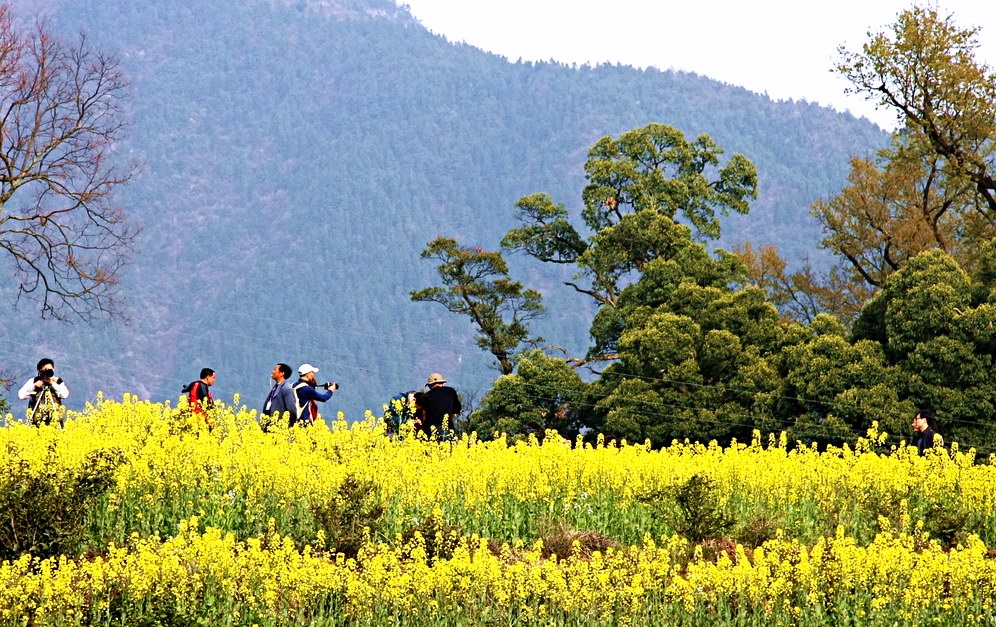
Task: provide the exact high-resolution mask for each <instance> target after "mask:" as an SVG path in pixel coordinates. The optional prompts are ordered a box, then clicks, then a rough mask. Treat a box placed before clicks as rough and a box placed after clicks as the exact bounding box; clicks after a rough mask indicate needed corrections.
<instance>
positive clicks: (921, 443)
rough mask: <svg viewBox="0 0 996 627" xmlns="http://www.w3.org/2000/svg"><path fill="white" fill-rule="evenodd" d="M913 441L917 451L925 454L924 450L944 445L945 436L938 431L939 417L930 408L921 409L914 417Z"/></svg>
mask: <svg viewBox="0 0 996 627" xmlns="http://www.w3.org/2000/svg"><path fill="white" fill-rule="evenodd" d="M912 426H913V432H914V435H913V442H914V443H915V444H916V449H917V451H918V452H919V453H920V454H921V455H923V453H924V451H926V450H927V449H929V448H934V447H935V446H940V447H943V446H944V438H942V437H941V434H940V433H938V432H937V431H938V429H939V427H938V426H937V419H936V418H935V417H934V412H933V411H932V410H930V409H921V410H920V411H918V412H917V414H916V417H915V418H913V425H912Z"/></svg>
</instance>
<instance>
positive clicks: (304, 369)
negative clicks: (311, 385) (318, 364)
mask: <svg viewBox="0 0 996 627" xmlns="http://www.w3.org/2000/svg"><path fill="white" fill-rule="evenodd" d="M309 372H318V368H315V367H314V366H312V365H311V364H301V367H300V368H298V369H297V373H298V374H299V375H301V376H302V377H303V376H304V375H306V374H308V373H309Z"/></svg>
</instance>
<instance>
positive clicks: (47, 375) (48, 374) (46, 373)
mask: <svg viewBox="0 0 996 627" xmlns="http://www.w3.org/2000/svg"><path fill="white" fill-rule="evenodd" d="M54 376H55V370H47V369H46V370H39V371H38V378H39V379H51V378H52V377H54Z"/></svg>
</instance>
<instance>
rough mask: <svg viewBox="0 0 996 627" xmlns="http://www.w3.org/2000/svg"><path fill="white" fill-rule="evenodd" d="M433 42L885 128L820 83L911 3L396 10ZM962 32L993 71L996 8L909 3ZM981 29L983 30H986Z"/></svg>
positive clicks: (978, 0)
mask: <svg viewBox="0 0 996 627" xmlns="http://www.w3.org/2000/svg"><path fill="white" fill-rule="evenodd" d="M398 1H399V3H405V4H408V5H409V7H410V8H411V12H412V14H413V15H414V16H415V17H416V18H418V19H419V20H420V21H421V22H422V24H423V25H424V26H425V27H426V28H428V29H429V30H431V31H432V32H434V33H438V34H441V35H444V36H445V37H446V38H447V39H449V40H450V41H453V42H466V43H468V44H471V45H473V46H477V47H478V48H482V49H484V50H487V51H490V52H494V53H496V54H500V55H502V56H505V57H507V58H508V59H509V60H510V61H513V62H514V61H516V60H518V59H520V58H521V59H522V60H524V61H549V60H555V61H560V62H564V63H577V64H579V65H580V64H584V63H589V64H592V65H594V64H596V63H600V62H612V63H615V62H618V63H623V64H626V65H632V66H635V67H640V68H643V67H648V66H652V67H657V68H660V69H662V70H667V69H675V70H684V71H689V72H695V73H697V74H700V75H704V76H708V77H710V78H714V79H717V80H720V81H723V82H726V83H730V84H733V85H739V86H742V87H746V88H747V89H750V90H752V91H756V92H758V93H767V94H768V96H770V97H771V98H774V99H776V100H787V99H794V100H808V101H810V102H817V103H820V104H823V105H829V106H832V107H834V108H835V109H837V110H839V111H847V110H849V111H851V112H852V113H854V114H855V115H858V116H865V117H867V118H869V119H871V120H872V121H874V122H876V123H877V124H879V125H880V126H883V127H885V128H890V129H891V128H892V127H893V126H894V124H895V120H894V119H893V117H892V115H891V114H888V113H885V112H882V111H879V112H876V111H875V108H874V106H873V105H872V104H870V103H868V102H866V101H865V100H864V99H863V98H860V97H856V96H847V95H845V94H844V89H845V88H846V87H847V86H848V83H847V81H845V80H844V79H842V78H840V77H839V76H837V75H836V74H833V73H831V72H830V68H831V67H832V66H833V63H834V60H835V59H836V58H837V48H838V46H840V45H844V46H846V47H847V48H848V49H850V50H855V51H857V50H860V48H861V45H862V44H864V43H865V41H867V39H868V38H867V33H868V31H869V30H872V31H875V32H878V31H880V30H884V29H885V27H887V26H889V25H891V24H892V23H894V22H895V18H896V16H897V15H898V14H899V13H900V12H901V11H903V10H905V9H907V8H909V7H911V6H913V4H914V3H913V1H912V0H907V1H905V2H900V1H897V0H836V1H835V2H827V1H825V0H824V1H822V2H821V1H815V0H754V1H753V2H749V1H744V0H713V1H709V0H698V1H694V0H693V1H691V2H689V1H688V0H677V1H676V0H603V1H600V2H594V1H592V0H398ZM921 4H923V5H925V6H932V7H933V6H936V7H937V8H938V10H939V12H940V13H941V14H942V15H946V14H952V15H954V20H955V23H956V24H957V25H958V26H959V27H962V28H967V27H969V26H981V27H982V31H981V33H980V35H979V38H978V41H979V44H980V47H979V49H978V51H977V53H976V59H978V60H979V61H981V62H984V63H986V64H987V65H989V67H990V68H993V67H996V2H994V1H993V0H944V1H943V2H936V3H935V2H934V1H933V0H921ZM987 25H988V26H987Z"/></svg>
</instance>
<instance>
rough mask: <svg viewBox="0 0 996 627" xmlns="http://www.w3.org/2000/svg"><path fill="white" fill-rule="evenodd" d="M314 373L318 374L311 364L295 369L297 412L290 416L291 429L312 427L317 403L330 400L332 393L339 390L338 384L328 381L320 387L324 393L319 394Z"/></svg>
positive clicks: (315, 416) (315, 418) (316, 416)
mask: <svg viewBox="0 0 996 627" xmlns="http://www.w3.org/2000/svg"><path fill="white" fill-rule="evenodd" d="M316 372H318V368H315V367H314V366H312V365H311V364H301V367H300V368H298V369H297V375H298V377H300V378H299V379H298V380H297V383H295V384H294V394H295V395H296V399H297V412H296V416H291V422H290V426H292V427H293V426H294V425H295V424H300V425H302V426H309V425H313V424H314V423H315V421H316V420H318V417H319V416H318V403H324V402H325V401H327V400H329V399H330V398H332V393H333V392H335V391H336V390H338V389H339V384H338V383H334V382H331V381H330V382H328V383H325V384H323V385H322V386H321V387H323V388H324V389H325V391H324V392H319V391H318V387H319V386H318V379H316V378H315V373H316Z"/></svg>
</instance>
